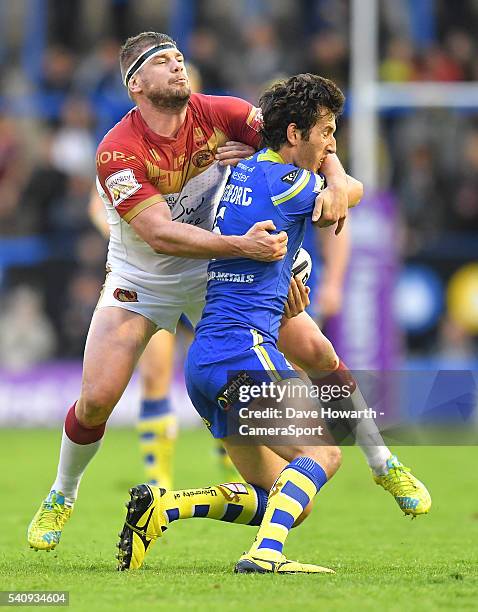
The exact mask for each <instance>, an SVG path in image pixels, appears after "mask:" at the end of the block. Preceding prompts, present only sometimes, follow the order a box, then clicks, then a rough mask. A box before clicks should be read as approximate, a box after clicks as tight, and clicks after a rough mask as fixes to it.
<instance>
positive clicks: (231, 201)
mask: <svg viewBox="0 0 478 612" xmlns="http://www.w3.org/2000/svg"><path fill="white" fill-rule="evenodd" d="M324 186H325V178H324V177H323V176H322V175H320V174H314V173H313V172H309V171H308V170H304V169H301V168H297V167H296V166H294V165H292V164H285V163H284V161H283V160H282V158H281V157H280V155H279V154H278V153H276V152H274V151H272V150H270V149H263V150H261V151H259V152H258V153H256V154H255V155H253V156H252V157H250V158H249V159H246V160H243V161H241V162H240V163H239V164H238V165H237V166H236V168H234V169H233V170H232V173H231V176H230V178H229V181H228V184H227V185H226V187H225V190H224V193H223V196H222V199H221V201H220V203H219V207H218V212H217V216H216V223H215V229H214V231H217V232H219V233H221V234H224V235H242V234H245V233H246V232H247V231H248V230H249V229H250V228H251V227H252V225H254V223H256V222H257V221H264V220H266V219H272V221H273V222H274V224H275V226H276V228H277V231H278V232H279V231H281V230H284V231H285V232H287V234H288V237H289V242H288V250H287V255H286V257H285V258H284V259H283V260H281V261H278V262H272V263H263V262H257V261H253V260H251V259H245V258H236V259H216V260H213V261H211V263H210V264H209V267H208V285H207V295H206V306H205V308H204V311H203V315H202V319H201V321H200V322H199V324H198V326H197V328H196V338H197V340H201V338H206V337H210V336H211V335H214V336H216V335H217V334H220V335H222V337H223V338H224V337H225V336H226V337H229V338H232V337H233V336H234V338H235V340H234V342H233V343H226V344H228V345H229V348H227V347H226V346H224V351H225V353H226V354H227V353H231V352H232V351H237V352H239V351H241V350H243V349H245V348H248V347H250V346H251V342H250V341H251V340H252V338H251V333H252V332H251V330H254V333H256V334H259V336H260V337H262V339H263V341H264V342H274V343H275V342H277V336H278V332H279V326H280V321H281V318H282V315H283V312H284V303H285V300H286V298H287V291H288V288H289V283H290V276H291V268H292V261H293V258H294V255H295V254H296V252H297V250H298V249H299V248H300V245H301V243H302V239H303V237H304V231H305V223H306V219H307V218H309V217H310V216H311V214H312V210H313V208H314V203H315V198H316V196H317V194H318V193H320V191H322V189H324ZM241 331H242V332H244V342H245V343H246V344H247V343H249V344H248V347H246V345H243V346H241V345H242V342H241V337H242V336H243V334H241V333H238V332H241ZM226 354H224V353H223V354H222V355H214V356H213V355H211V356H210V358H211V360H214V361H216V360H218V359H220V358H221V357H225V356H226Z"/></svg>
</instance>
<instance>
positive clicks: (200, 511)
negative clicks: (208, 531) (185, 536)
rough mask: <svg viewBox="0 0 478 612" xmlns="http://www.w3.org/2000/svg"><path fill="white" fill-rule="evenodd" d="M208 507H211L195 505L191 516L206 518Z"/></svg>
mask: <svg viewBox="0 0 478 612" xmlns="http://www.w3.org/2000/svg"><path fill="white" fill-rule="evenodd" d="M210 507H211V506H210V505H209V504H197V505H196V506H194V512H193V516H197V517H203V518H204V517H205V516H207V513H208V512H209V508H210Z"/></svg>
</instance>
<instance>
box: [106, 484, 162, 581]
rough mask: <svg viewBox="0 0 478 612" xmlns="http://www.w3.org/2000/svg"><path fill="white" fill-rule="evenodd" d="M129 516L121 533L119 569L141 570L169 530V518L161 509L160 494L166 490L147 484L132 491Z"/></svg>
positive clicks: (127, 504) (128, 504)
mask: <svg viewBox="0 0 478 612" xmlns="http://www.w3.org/2000/svg"><path fill="white" fill-rule="evenodd" d="M129 493H130V497H131V499H130V501H129V502H126V508H127V511H126V519H125V523H124V525H123V530H122V531H121V533H120V534H119V538H120V540H119V542H118V544H117V547H118V549H119V552H118V554H117V556H116V558H117V559H118V570H119V571H124V570H128V569H139V568H140V567H141V566H142V564H143V561H144V557H145V555H146V552H147V551H148V550H149V549H150V548H151V546H152V544H153V542H154V541H155V540H157V538H160V537H161V536H162V535H163V532H164V531H166V529H167V524H168V522H167V518H166V517H165V514H164V512H163V511H162V509H161V497H162V496H163V495H164V494H165V493H166V490H165V489H160V488H159V487H155V486H152V485H148V484H141V485H137V486H136V487H133V488H132V489H130V490H129Z"/></svg>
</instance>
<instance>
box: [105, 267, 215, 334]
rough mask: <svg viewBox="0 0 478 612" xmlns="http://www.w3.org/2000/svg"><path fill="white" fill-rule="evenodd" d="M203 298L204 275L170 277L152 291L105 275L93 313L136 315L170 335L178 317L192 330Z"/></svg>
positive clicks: (119, 278)
mask: <svg viewBox="0 0 478 612" xmlns="http://www.w3.org/2000/svg"><path fill="white" fill-rule="evenodd" d="M163 278H164V277H163ZM205 295H206V276H205V275H204V274H200V275H198V274H196V275H185V274H173V275H171V277H168V280H167V282H162V283H161V285H160V286H159V285H157V288H155V290H154V291H152V290H151V289H148V288H145V287H143V286H141V285H137V284H135V283H133V282H131V281H130V280H125V279H124V278H122V277H121V276H118V275H117V274H115V273H114V272H109V273H108V274H107V275H106V279H105V284H104V285H103V289H102V291H101V295H100V299H99V300H98V304H97V305H96V309H98V308H105V307H107V306H115V307H117V308H124V309H125V310H129V311H131V312H137V313H138V314H140V315H143V317H146V318H147V319H149V320H150V321H152V322H153V323H154V324H155V325H156V327H157V328H158V329H166V330H167V331H169V332H171V333H173V334H174V333H175V332H176V326H177V324H178V321H179V319H180V317H181V315H182V314H184V315H186V317H187V318H188V319H189V321H190V322H191V324H192V325H193V327H196V325H197V323H198V322H199V319H200V318H201V314H202V311H203V308H204V304H205V301H204V300H205Z"/></svg>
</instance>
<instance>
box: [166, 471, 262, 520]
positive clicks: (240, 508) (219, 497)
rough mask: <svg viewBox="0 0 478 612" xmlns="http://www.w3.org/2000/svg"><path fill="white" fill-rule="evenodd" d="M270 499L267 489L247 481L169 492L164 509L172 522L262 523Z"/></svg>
mask: <svg viewBox="0 0 478 612" xmlns="http://www.w3.org/2000/svg"><path fill="white" fill-rule="evenodd" d="M266 502H267V492H266V491H264V489H261V488H260V487H256V486H254V485H250V484H248V483H243V482H228V483H226V484H220V485H217V486H213V487H204V488H197V489H183V490H180V491H166V493H165V494H164V495H163V496H162V498H161V510H162V511H163V512H165V514H166V518H167V521H168V523H172V522H173V521H177V520H178V519H187V518H210V519H216V520H220V521H226V522H228V523H241V524H243V525H259V524H260V522H261V520H262V517H263V516H264V511H265V507H266Z"/></svg>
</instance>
